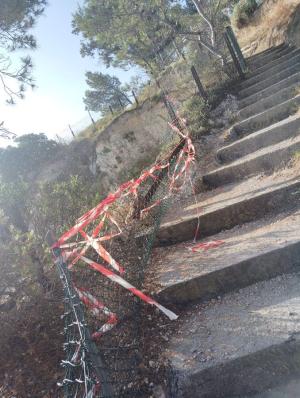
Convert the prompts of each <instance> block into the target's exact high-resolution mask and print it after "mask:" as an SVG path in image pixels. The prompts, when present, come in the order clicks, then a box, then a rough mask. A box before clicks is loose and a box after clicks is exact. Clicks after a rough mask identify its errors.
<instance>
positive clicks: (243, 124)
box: [233, 94, 300, 131]
mask: <svg viewBox="0 0 300 398" xmlns="http://www.w3.org/2000/svg"><path fill="white" fill-rule="evenodd" d="M299 103H300V94H297V95H295V96H294V97H293V98H290V99H288V100H286V101H282V102H281V103H279V104H277V105H274V106H272V107H270V108H268V109H266V110H263V111H262V112H259V113H256V114H254V115H252V116H250V117H248V118H246V119H243V120H241V121H239V122H238V123H236V124H235V125H234V126H233V129H238V130H240V129H246V130H247V129H248V130H249V131H252V130H253V129H252V128H251V123H256V122H257V120H261V118H264V117H265V119H266V120H267V121H268V120H269V115H274V112H276V111H278V112H280V111H281V110H282V109H283V110H285V108H289V107H292V106H294V105H298V104H299ZM288 116H289V115H287V116H286V117H288ZM271 124H273V123H272V122H271V123H270V124H269V125H271Z"/></svg>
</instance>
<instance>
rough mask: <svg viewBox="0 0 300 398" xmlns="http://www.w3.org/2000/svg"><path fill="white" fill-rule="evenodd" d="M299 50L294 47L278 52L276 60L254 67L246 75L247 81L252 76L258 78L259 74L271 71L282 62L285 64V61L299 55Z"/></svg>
mask: <svg viewBox="0 0 300 398" xmlns="http://www.w3.org/2000/svg"><path fill="white" fill-rule="evenodd" d="M299 52H300V49H298V48H296V47H287V48H286V49H285V51H282V52H280V53H279V54H278V55H279V56H278V58H276V59H273V60H271V61H269V62H265V63H264V64H263V65H262V66H260V67H256V68H255V69H254V70H253V71H251V72H250V73H249V74H248V75H247V80H248V79H250V78H252V77H254V76H259V75H261V73H263V72H265V71H268V70H271V69H272V70H273V72H274V69H273V67H275V66H277V65H282V63H283V62H286V61H287V60H289V59H291V58H293V57H295V55H297V54H299Z"/></svg>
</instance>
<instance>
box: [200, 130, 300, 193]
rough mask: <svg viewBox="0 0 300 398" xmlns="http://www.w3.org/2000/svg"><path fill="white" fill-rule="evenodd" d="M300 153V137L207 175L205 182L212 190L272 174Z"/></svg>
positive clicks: (254, 153) (285, 141)
mask: <svg viewBox="0 0 300 398" xmlns="http://www.w3.org/2000/svg"><path fill="white" fill-rule="evenodd" d="M298 151H300V135H297V136H296V137H292V138H288V139H286V140H284V141H280V142H278V143H277V144H274V145H271V146H267V147H265V148H261V149H259V150H258V151H255V152H253V153H250V154H248V155H246V156H243V157H242V158H239V159H238V160H236V161H234V162H232V163H230V164H229V165H226V166H223V167H220V168H219V169H216V170H214V171H212V172H210V173H208V174H205V175H204V176H203V182H204V184H205V185H207V186H208V187H210V188H217V187H219V186H222V185H225V184H229V183H231V182H234V181H239V180H242V179H243V178H246V177H249V176H251V175H255V174H260V173H263V172H270V171H273V170H274V169H275V168H277V167H282V166H284V165H285V164H286V163H288V162H289V161H290V160H291V159H292V158H293V156H294V154H295V153H296V152H298Z"/></svg>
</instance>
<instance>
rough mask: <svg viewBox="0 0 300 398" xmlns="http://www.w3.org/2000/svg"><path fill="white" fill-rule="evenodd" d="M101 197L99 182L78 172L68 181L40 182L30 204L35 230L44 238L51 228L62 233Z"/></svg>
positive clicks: (31, 219) (31, 218)
mask: <svg viewBox="0 0 300 398" xmlns="http://www.w3.org/2000/svg"><path fill="white" fill-rule="evenodd" d="M100 199H101V194H100V193H99V192H98V191H97V185H93V184H91V183H90V181H87V180H85V179H83V178H80V177H79V176H76V175H74V176H71V177H70V178H69V179H68V180H66V181H59V182H49V183H44V184H41V185H40V186H39V187H38V191H37V194H36V195H35V196H34V197H33V198H32V199H31V203H30V221H31V225H32V227H33V230H34V231H35V234H36V235H37V236H39V237H41V238H42V237H44V236H45V234H46V232H47V231H48V230H49V229H53V230H54V231H55V232H56V233H57V235H59V234H61V233H62V232H63V231H65V230H66V229H67V228H70V227H71V226H72V225H73V224H74V223H75V221H76V219H77V218H78V217H80V216H81V215H82V214H83V213H85V212H86V211H88V210H89V209H90V208H92V207H93V206H95V205H96V204H97V203H98V202H99V201H100Z"/></svg>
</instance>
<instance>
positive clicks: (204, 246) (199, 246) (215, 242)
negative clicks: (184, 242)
mask: <svg viewBox="0 0 300 398" xmlns="http://www.w3.org/2000/svg"><path fill="white" fill-rule="evenodd" d="M224 243H225V242H224V241H223V240H212V241H210V242H203V243H198V244H197V245H194V246H193V247H187V249H188V250H191V251H192V252H193V253H195V252H198V251H199V250H204V251H206V250H209V249H213V248H216V247H219V246H221V245H223V244H224Z"/></svg>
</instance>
